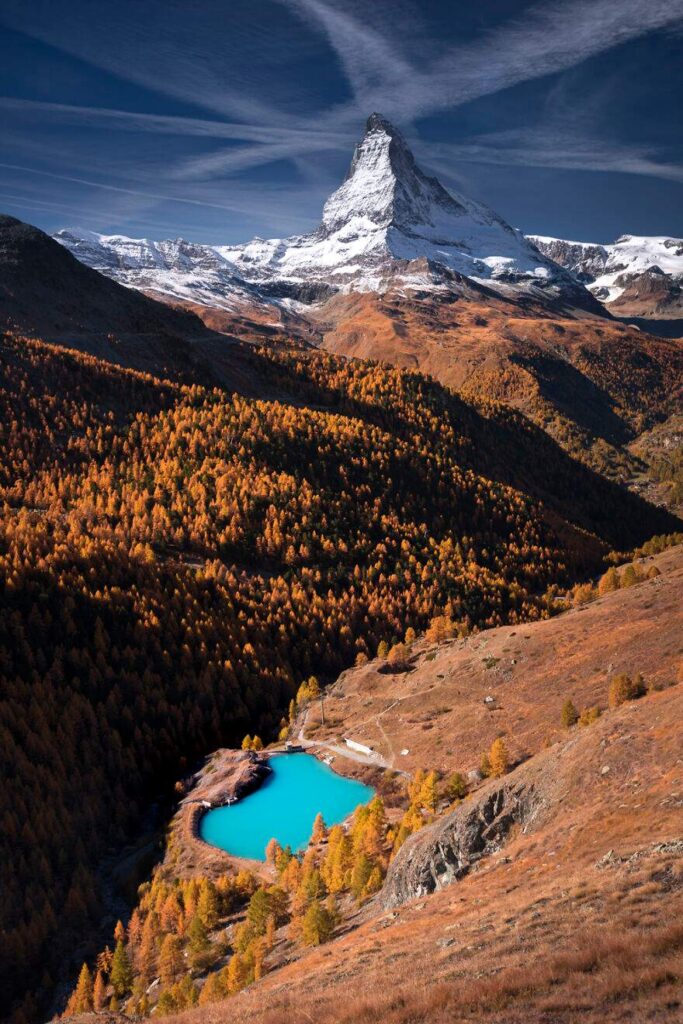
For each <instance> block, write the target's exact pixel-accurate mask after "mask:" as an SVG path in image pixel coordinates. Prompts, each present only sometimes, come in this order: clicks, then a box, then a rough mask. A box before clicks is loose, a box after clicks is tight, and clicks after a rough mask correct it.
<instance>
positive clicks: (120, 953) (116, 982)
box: [109, 939, 133, 999]
mask: <svg viewBox="0 0 683 1024" xmlns="http://www.w3.org/2000/svg"><path fill="white" fill-rule="evenodd" d="M109 980H110V981H111V983H112V985H113V988H114V994H115V995H116V996H117V997H118V998H119V999H120V998H121V996H124V995H125V994H126V992H130V990H131V988H132V986H133V969H132V967H131V965H130V959H129V957H128V951H127V950H126V947H125V946H124V944H123V940H122V939H119V940H118V942H117V943H116V949H115V950H114V958H113V960H112V965H111V976H110V979H109Z"/></svg>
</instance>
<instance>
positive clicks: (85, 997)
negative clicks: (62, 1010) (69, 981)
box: [68, 964, 93, 1015]
mask: <svg viewBox="0 0 683 1024" xmlns="http://www.w3.org/2000/svg"><path fill="white" fill-rule="evenodd" d="M92 1008H93V983H92V976H91V974H90V970H89V968H88V965H87V964H83V966H82V967H81V972H80V974H79V975H78V984H77V985H76V989H75V991H74V993H73V995H72V997H71V999H70V1000H69V1003H68V1012H69V1015H74V1014H76V1013H89V1012H90V1011H91V1010H92Z"/></svg>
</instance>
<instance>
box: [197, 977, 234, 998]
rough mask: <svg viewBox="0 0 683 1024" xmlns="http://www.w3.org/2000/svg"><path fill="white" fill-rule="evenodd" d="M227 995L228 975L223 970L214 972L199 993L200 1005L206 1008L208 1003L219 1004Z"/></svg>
mask: <svg viewBox="0 0 683 1024" xmlns="http://www.w3.org/2000/svg"><path fill="white" fill-rule="evenodd" d="M227 994H228V985H227V977H226V973H225V972H224V971H223V970H220V971H214V972H213V973H212V974H210V975H209V976H208V978H207V979H206V981H205V982H204V985H203V986H202V990H201V992H200V993H199V1005H200V1006H205V1005H206V1004H207V1003H217V1002H219V1001H220V1000H221V999H225V997H226V996H227Z"/></svg>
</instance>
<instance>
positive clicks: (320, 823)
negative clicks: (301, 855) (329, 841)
mask: <svg viewBox="0 0 683 1024" xmlns="http://www.w3.org/2000/svg"><path fill="white" fill-rule="evenodd" d="M326 835H327V829H326V827H325V822H324V820H323V816H322V814H316V816H315V821H314V822H313V831H312V833H311V842H312V843H322V841H323V839H324V838H325V836H326Z"/></svg>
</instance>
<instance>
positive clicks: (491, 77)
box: [285, 0, 683, 120]
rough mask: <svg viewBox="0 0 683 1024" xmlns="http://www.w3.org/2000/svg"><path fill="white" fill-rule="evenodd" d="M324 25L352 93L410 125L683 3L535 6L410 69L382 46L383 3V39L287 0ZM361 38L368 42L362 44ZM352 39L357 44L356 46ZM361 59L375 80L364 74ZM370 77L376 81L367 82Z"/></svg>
mask: <svg viewBox="0 0 683 1024" xmlns="http://www.w3.org/2000/svg"><path fill="white" fill-rule="evenodd" d="M285 2H288V3H289V4H290V6H291V8H292V10H294V11H298V12H305V13H306V14H307V15H308V18H309V23H310V24H311V25H316V24H319V25H321V26H322V27H323V29H324V31H325V33H326V35H327V37H328V39H329V40H330V42H331V44H332V46H333V47H334V49H335V50H336V52H337V54H338V56H339V59H340V61H341V63H342V66H343V67H344V68H345V69H346V71H347V74H348V76H349V81H350V83H351V85H352V87H353V89H354V93H355V94H357V95H361V96H362V98H363V101H364V103H365V105H366V108H367V106H368V105H370V106H371V107H372V108H373V109H378V110H382V112H384V113H386V114H388V115H396V116H398V117H400V118H402V119H403V120H414V119H415V118H418V117H423V116H426V115H429V114H433V113H435V112H437V111H441V110H445V109H451V108H453V107H457V106H461V105H462V104H464V103H468V102H470V101H472V100H474V99H478V98H480V97H482V96H487V95H491V94H493V93H496V92H500V91H501V90H503V89H508V88H510V87H511V86H514V85H517V84H519V83H520V82H526V81H530V80H532V79H535V78H541V77H543V76H545V75H549V74H555V73H557V72H560V71H564V70H566V69H568V68H571V67H574V66H575V65H577V64H579V63H581V62H583V61H585V60H587V59H588V58H590V57H594V56H596V55H597V54H599V53H602V52H604V51H605V50H609V49H612V48H613V47H615V46H619V45H621V44H623V43H626V42H629V41H630V40H632V39H635V38H638V37H639V36H642V35H645V34H646V33H648V32H652V31H654V30H656V29H662V28H667V27H674V26H676V25H677V24H678V23H680V21H681V18H683V0H619V2H617V0H574V2H567V0H561V2H555V3H544V4H537V5H536V6H534V7H531V8H528V9H527V10H525V12H524V15H523V17H521V18H518V19H516V20H515V19H513V20H511V21H509V22H507V23H504V24H502V25H501V26H499V27H498V28H496V29H494V30H493V31H490V32H488V33H485V34H483V35H482V36H480V37H479V38H477V39H476V40H474V41H473V42H471V43H466V44H464V45H460V46H454V47H450V48H449V49H448V50H447V51H446V52H445V53H442V54H441V55H440V56H439V57H438V58H437V59H436V60H434V61H433V63H431V64H430V65H428V66H427V67H426V68H425V67H420V68H415V67H411V65H410V64H409V63H408V62H407V60H406V58H405V55H404V52H403V50H402V49H401V48H400V47H399V46H398V44H396V42H394V43H393V49H392V48H391V47H390V45H389V43H388V37H389V32H390V25H391V19H392V9H391V5H386V7H385V8H384V10H385V11H386V19H387V35H386V36H384V37H380V36H378V34H377V32H376V31H373V32H371V33H369V34H368V33H367V29H366V28H365V26H364V24H363V20H362V16H361V15H360V14H358V15H356V16H354V15H352V14H351V13H349V12H348V11H347V13H346V14H344V15H343V16H342V15H340V14H339V12H338V10H337V7H336V6H333V5H332V4H330V3H329V2H325V0H285ZM366 35H367V43H365V42H363V41H362V40H363V39H364V36H366ZM354 39H355V41H356V44H355V49H354ZM364 58H366V59H367V60H368V61H370V62H372V67H373V68H374V70H375V73H376V74H375V75H374V76H370V75H368V73H367V72H366V71H364V70H363V66H362V65H363V61H364ZM373 77H377V78H378V79H379V81H378V82H376V83H375V84H373V80H372V79H373Z"/></svg>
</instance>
